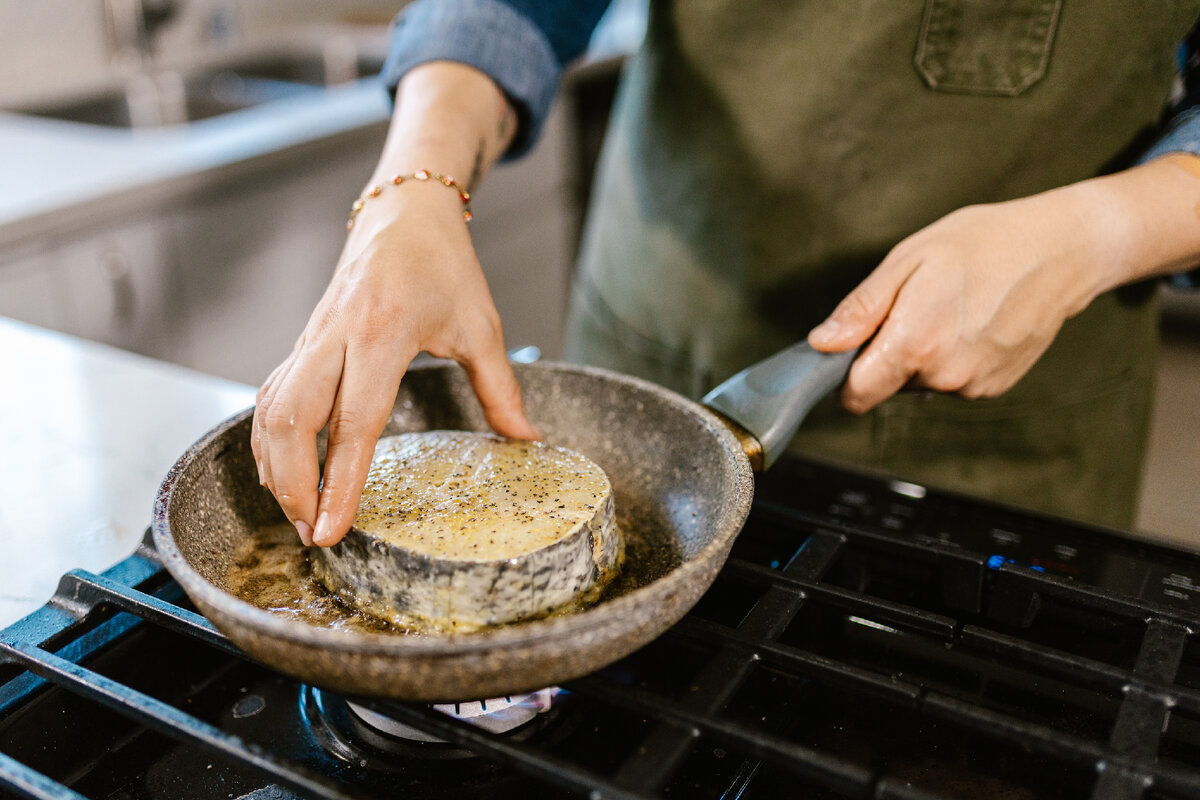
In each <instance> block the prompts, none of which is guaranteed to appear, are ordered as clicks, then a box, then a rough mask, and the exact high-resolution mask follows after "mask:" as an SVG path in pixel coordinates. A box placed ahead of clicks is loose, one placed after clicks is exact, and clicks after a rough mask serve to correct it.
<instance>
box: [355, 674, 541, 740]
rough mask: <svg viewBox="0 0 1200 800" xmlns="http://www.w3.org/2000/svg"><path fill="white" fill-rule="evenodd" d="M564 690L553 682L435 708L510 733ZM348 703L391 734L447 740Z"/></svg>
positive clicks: (484, 727) (490, 729)
mask: <svg viewBox="0 0 1200 800" xmlns="http://www.w3.org/2000/svg"><path fill="white" fill-rule="evenodd" d="M564 693H565V692H564V690H562V689H560V688H558V687H557V686H552V687H548V688H546V689H538V690H537V691H535V692H529V693H528V694H521V695H511V696H507V697H493V698H489V699H487V700H470V701H466V702H460V703H439V704H436V705H434V706H433V708H434V709H435V710H437V711H440V712H442V713H443V714H445V715H446V716H448V717H454V718H455V719H460V720H462V721H463V722H466V723H469V724H471V725H474V726H475V727H477V728H480V729H482V730H485V731H488V732H489V733H507V732H508V731H511V730H515V729H517V728H519V727H521V726H522V725H525V724H526V723H528V722H531V721H533V720H534V719H536V718H537V716H538V715H539V714H543V713H545V712H546V711H549V710H550V709H551V708H552V707H553V705H554V701H555V698H557V697H559V696H560V695H562V694H564ZM346 704H347V705H348V706H349V707H350V710H351V711H353V712H354V715H355V716H357V717H358V718H359V719H360V720H362V722H364V723H365V724H367V725H370V726H371V727H372V728H374V729H375V730H378V731H381V732H383V733H386V734H389V735H391V736H396V737H399V738H401V739H408V740H409V741H414V742H444V741H445V740H443V739H439V738H438V737H436V736H432V735H430V734H428V733H424V732H423V731H419V730H417V729H416V728H413V727H411V726H409V725H405V724H404V723H403V722H399V721H397V720H395V719H392V718H391V717H389V716H387V715H386V714H381V713H379V712H378V711H372V710H371V709H369V708H364V707H363V706H360V705H358V704H357V703H353V702H350V701H347V703H346Z"/></svg>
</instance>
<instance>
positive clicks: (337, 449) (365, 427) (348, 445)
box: [313, 343, 416, 547]
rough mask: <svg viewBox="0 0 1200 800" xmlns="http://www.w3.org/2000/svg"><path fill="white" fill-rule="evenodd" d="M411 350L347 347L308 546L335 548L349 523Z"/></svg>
mask: <svg viewBox="0 0 1200 800" xmlns="http://www.w3.org/2000/svg"><path fill="white" fill-rule="evenodd" d="M415 356H416V351H415V350H414V351H397V350H395V349H393V348H392V347H389V346H388V345H386V344H362V345H355V344H353V343H352V344H351V345H350V346H349V348H348V349H347V351H346V366H345V370H344V372H343V375H342V381H341V386H340V387H339V388H338V392H337V398H336V399H335V401H334V403H333V409H332V411H331V413H330V415H329V447H328V449H327V451H326V455H325V477H324V482H323V484H322V486H321V497H320V502H319V508H318V514H317V523H316V527H315V530H314V533H313V543H315V544H317V545H320V546H321V547H329V546H331V545H334V544H337V543H338V542H340V541H341V540H342V537H343V536H345V535H346V531H348V530H349V529H350V526H351V525H352V524H353V523H354V516H355V514H356V513H357V511H358V502H359V496H360V495H361V494H362V489H363V485H364V484H365V483H366V480H367V472H368V470H369V469H370V467H371V458H372V457H373V456H374V454H375V442H376V441H377V440H378V438H379V434H380V433H381V432H382V431H383V427H384V425H385V424H386V423H387V419H388V415H389V414H390V413H391V410H392V407H393V405H394V404H395V402H396V387H398V386H399V385H400V379H401V376H402V375H403V374H404V371H405V369H407V368H408V365H409V363H410V362H411V361H412V359H413V358H414V357H415Z"/></svg>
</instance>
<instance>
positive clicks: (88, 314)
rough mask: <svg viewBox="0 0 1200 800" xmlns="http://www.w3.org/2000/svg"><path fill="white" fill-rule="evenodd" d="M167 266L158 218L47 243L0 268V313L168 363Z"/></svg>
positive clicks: (170, 296) (172, 335)
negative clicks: (153, 356)
mask: <svg viewBox="0 0 1200 800" xmlns="http://www.w3.org/2000/svg"><path fill="white" fill-rule="evenodd" d="M171 261H172V257H171V247H170V242H169V232H168V230H167V227H166V226H165V225H164V221H163V220H162V219H146V220H138V221H128V222H124V223H122V224H120V225H113V226H111V227H109V228H106V229H104V230H102V231H96V232H91V233H87V234H83V235H79V236H77V237H75V238H72V239H68V240H66V241H65V242H47V243H44V244H43V246H42V247H41V248H39V249H33V250H31V251H26V252H23V253H20V254H16V255H14V256H10V257H9V258H8V259H7V260H5V261H4V262H0V315H3V316H6V317H12V318H13V319H18V320H21V321H24V322H30V323H33V324H35V325H41V326H44V327H47V328H52V329H54V330H60V331H63V332H64V333H70V334H73V335H75V336H80V337H83V338H85V339H91V340H93V341H98V342H103V343H105V344H110V345H113V346H115V347H120V348H123V349H127V350H136V351H138V352H144V353H147V354H152V355H155V356H157V357H159V358H164V359H167V360H173V357H174V356H177V355H178V353H179V344H180V341H179V334H180V332H179V331H178V330H177V329H176V328H175V326H174V325H172V322H171V315H170V309H171V307H172V306H173V305H175V304H176V303H177V302H178V293H177V287H175V286H174V281H173V272H172V270H170V269H164V268H163V267H164V265H165V264H167V265H169V264H170V263H171Z"/></svg>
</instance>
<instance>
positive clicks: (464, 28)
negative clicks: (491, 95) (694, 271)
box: [382, 0, 608, 159]
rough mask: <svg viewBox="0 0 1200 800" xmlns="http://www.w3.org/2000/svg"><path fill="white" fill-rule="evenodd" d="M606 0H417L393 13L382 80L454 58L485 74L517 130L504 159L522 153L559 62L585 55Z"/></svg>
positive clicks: (554, 85)
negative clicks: (502, 95) (511, 112)
mask: <svg viewBox="0 0 1200 800" xmlns="http://www.w3.org/2000/svg"><path fill="white" fill-rule="evenodd" d="M607 5H608V0H573V2H565V1H564V0H541V1H540V2H539V1H538V0H508V2H504V1H502V0H416V2H414V3H412V4H411V5H409V6H407V7H406V8H405V9H404V10H403V11H402V12H401V13H400V14H399V15H398V16H397V17H396V20H395V22H394V23H393V27H392V39H391V48H390V50H389V51H388V57H387V61H386V62H384V65H383V71H382V77H383V80H384V82H385V84H386V85H387V86H388V89H389V91H391V92H392V94H393V95H394V94H395V91H396V86H397V85H398V84H399V83H400V79H401V78H402V77H403V76H404V74H405V73H406V72H408V71H409V70H410V69H412V68H413V67H415V66H417V65H418V64H422V63H425V62H427V61H457V62H459V63H462V64H468V65H470V66H472V67H475V68H476V69H478V70H480V71H481V72H484V73H485V74H487V75H489V76H491V78H492V80H494V81H495V82H496V84H497V85H498V86H499V87H500V89H501V90H502V91H503V92H504V93H505V95H506V96H507V97H508V99H509V100H510V101H511V102H512V104H513V107H514V108H515V109H516V111H517V116H518V119H519V122H520V127H519V129H518V131H517V136H516V138H515V139H514V140H513V143H512V145H511V146H510V147H509V149H508V151H507V152H506V153H505V154H504V157H505V158H506V159H511V158H515V157H517V156H520V155H521V154H523V153H525V152H526V151H527V150H528V149H529V148H530V147H531V146H532V145H533V143H534V142H535V141H537V137H538V134H539V132H540V131H541V128H542V124H543V123H544V122H545V120H546V116H547V114H549V112H550V104H551V103H552V102H553V100H554V95H555V92H556V91H557V90H558V81H559V78H560V77H561V75H562V70H563V65H564V64H566V63H567V62H568V61H570V60H571V59H573V58H575V57H576V56H578V55H580V54H581V53H583V51H584V49H585V48H586V47H587V42H588V39H589V37H590V36H591V32H592V29H593V28H594V27H595V25H596V22H597V20H599V18H600V16H601V14H603V12H604V8H605V6H607Z"/></svg>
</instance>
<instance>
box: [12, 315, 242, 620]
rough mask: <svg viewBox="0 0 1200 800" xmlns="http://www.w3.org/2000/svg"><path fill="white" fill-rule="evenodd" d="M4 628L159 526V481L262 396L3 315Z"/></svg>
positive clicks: (112, 560)
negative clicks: (72, 577)
mask: <svg viewBox="0 0 1200 800" xmlns="http://www.w3.org/2000/svg"><path fill="white" fill-rule="evenodd" d="M0 376H3V378H2V386H3V389H0V453H3V458H2V459H0V553H2V554H3V556H2V557H0V628H3V627H5V626H6V625H8V624H10V623H12V622H14V621H15V620H17V619H19V618H21V617H22V616H24V615H25V614H27V613H29V612H31V611H33V610H34V609H36V608H37V607H39V606H40V605H42V604H43V603H45V602H46V600H47V599H48V598H49V597H50V595H51V594H53V593H54V589H55V587H56V586H57V584H58V579H59V576H61V575H62V573H64V572H66V571H68V570H70V569H75V568H83V569H88V570H92V571H100V570H103V569H105V568H107V567H109V566H111V565H112V564H114V563H116V562H117V561H120V560H121V559H123V558H124V557H126V556H127V555H129V554H130V553H131V552H132V551H133V550H134V548H135V547H136V546H137V543H138V542H139V541H140V540H141V538H142V535H143V533H144V532H145V530H146V528H147V526H148V525H149V524H150V514H151V508H152V506H153V503H154V495H155V492H156V491H157V490H158V485H159V483H160V482H161V481H162V479H163V477H164V476H165V475H166V472H167V470H168V469H169V468H170V467H171V465H172V464H173V463H174V462H175V460H176V459H178V458H179V456H180V455H182V454H183V452H184V451H185V450H186V449H187V448H188V446H190V445H191V444H192V443H193V442H194V441H196V440H197V439H199V438H200V436H201V435H203V434H204V433H205V432H206V431H208V430H209V429H210V428H212V427H213V426H214V425H216V424H217V423H218V422H220V421H221V420H223V419H225V418H226V417H229V416H231V415H232V414H234V413H235V412H237V411H240V410H241V409H243V408H246V407H247V406H249V405H251V404H253V402H254V389H253V388H251V387H249V386H244V385H242V384H238V383H232V382H230V381H225V380H222V379H219V378H214V377H211V376H207V375H203V374H200V373H197V372H193V371H192V370H188V369H184V368H183V367H178V366H175V365H172V364H167V363H164V362H160V361H155V360H153V359H149V358H145V357H143V356H138V355H134V354H132V353H127V352H124V351H121V350H116V349H114V348H111V347H106V346H104V345H100V344H95V343H93V342H85V341H83V340H80V339H75V338H73V337H70V336H67V335H65V334H60V333H53V332H50V331H46V330H43V329H41V328H35V327H32V326H29V325H24V324H21V323H17V322H13V321H11V320H7V319H4V318H0Z"/></svg>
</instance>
